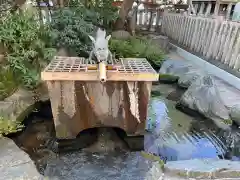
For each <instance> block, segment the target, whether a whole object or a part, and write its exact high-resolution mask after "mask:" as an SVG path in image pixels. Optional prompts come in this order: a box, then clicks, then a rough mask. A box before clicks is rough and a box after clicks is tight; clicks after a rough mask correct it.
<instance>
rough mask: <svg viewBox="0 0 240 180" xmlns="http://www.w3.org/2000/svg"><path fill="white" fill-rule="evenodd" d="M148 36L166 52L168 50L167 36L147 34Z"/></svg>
mask: <svg viewBox="0 0 240 180" xmlns="http://www.w3.org/2000/svg"><path fill="white" fill-rule="evenodd" d="M149 37H150V38H151V39H152V41H153V42H154V43H155V44H157V45H159V47H160V48H161V49H162V50H164V51H165V52H167V51H168V50H169V39H168V37H167V36H161V35H158V36H156V35H149Z"/></svg>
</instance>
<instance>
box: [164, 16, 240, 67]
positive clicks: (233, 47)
mask: <svg viewBox="0 0 240 180" xmlns="http://www.w3.org/2000/svg"><path fill="white" fill-rule="evenodd" d="M161 31H162V33H163V34H164V35H166V36H168V37H169V38H170V39H173V40H175V41H176V42H177V43H178V44H179V45H183V46H184V47H186V48H187V49H189V50H190V51H193V52H196V53H200V54H201V55H202V56H204V57H205V58H206V59H214V60H217V61H221V62H222V63H224V64H226V65H228V66H229V67H230V68H233V69H236V70H238V71H239V69H240V23H238V22H232V21H220V20H217V19H210V18H201V17H191V16H183V15H180V14H170V13H168V14H165V15H164V16H163V17H162V25H161Z"/></svg>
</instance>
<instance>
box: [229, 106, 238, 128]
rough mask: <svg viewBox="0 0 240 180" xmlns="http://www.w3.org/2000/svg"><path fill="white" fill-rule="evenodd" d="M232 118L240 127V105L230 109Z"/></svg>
mask: <svg viewBox="0 0 240 180" xmlns="http://www.w3.org/2000/svg"><path fill="white" fill-rule="evenodd" d="M230 117H231V119H232V120H233V121H235V122H236V123H237V124H238V125H239V126H240V104H236V105H235V106H233V107H232V108H231V109H230Z"/></svg>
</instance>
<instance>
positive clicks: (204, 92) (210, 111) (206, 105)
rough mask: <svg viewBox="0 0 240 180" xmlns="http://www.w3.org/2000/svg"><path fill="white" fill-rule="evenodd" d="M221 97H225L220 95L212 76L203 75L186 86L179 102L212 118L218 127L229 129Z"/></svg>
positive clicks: (225, 109)
mask: <svg viewBox="0 0 240 180" xmlns="http://www.w3.org/2000/svg"><path fill="white" fill-rule="evenodd" d="M223 98H225V97H222V96H221V95H220V93H219V89H218V85H217V84H216V82H215V80H214V78H213V77H212V76H211V75H205V76H203V77H201V78H198V79H197V80H196V81H195V82H194V83H193V84H192V85H191V86H190V87H189V88H188V90H187V91H186V92H185V93H184V94H183V96H182V97H181V99H180V101H179V103H180V104H181V105H183V106H184V107H187V108H190V109H192V110H196V111H197V112H199V113H200V114H202V115H204V116H205V117H207V118H209V119H212V120H213V121H214V122H215V124H216V125H217V126H218V127H220V128H222V129H229V125H230V124H231V122H229V121H231V120H230V117H229V111H228V109H227V108H226V107H225V105H224V102H223Z"/></svg>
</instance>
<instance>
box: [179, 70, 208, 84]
mask: <svg viewBox="0 0 240 180" xmlns="http://www.w3.org/2000/svg"><path fill="white" fill-rule="evenodd" d="M204 75H205V73H204V72H202V71H201V70H199V69H197V68H193V69H191V70H190V71H189V72H186V73H185V74H183V75H182V76H180V77H179V79H178V85H179V86H180V87H182V88H186V89H187V88H188V87H189V86H191V84H192V83H193V82H195V81H196V80H197V79H198V78H200V77H202V76H204Z"/></svg>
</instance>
